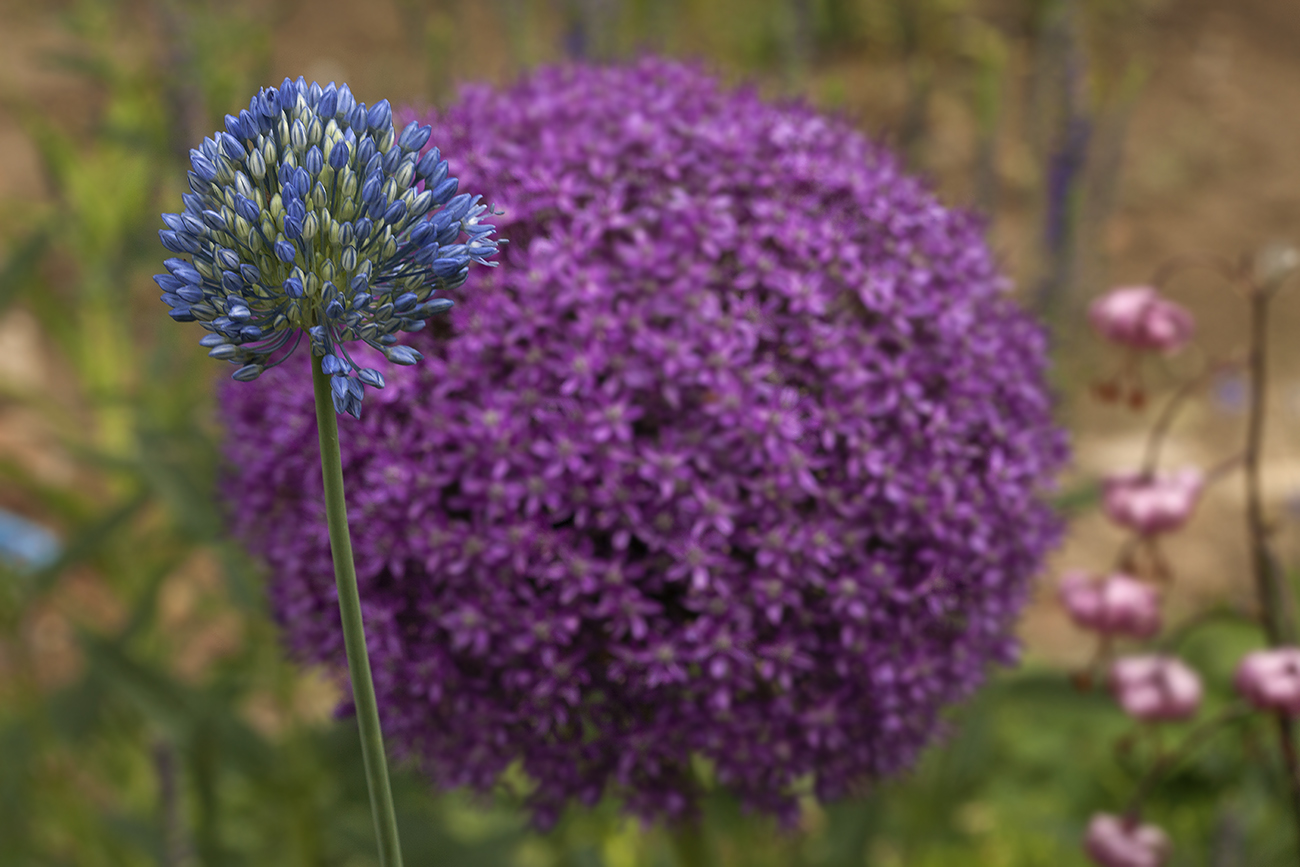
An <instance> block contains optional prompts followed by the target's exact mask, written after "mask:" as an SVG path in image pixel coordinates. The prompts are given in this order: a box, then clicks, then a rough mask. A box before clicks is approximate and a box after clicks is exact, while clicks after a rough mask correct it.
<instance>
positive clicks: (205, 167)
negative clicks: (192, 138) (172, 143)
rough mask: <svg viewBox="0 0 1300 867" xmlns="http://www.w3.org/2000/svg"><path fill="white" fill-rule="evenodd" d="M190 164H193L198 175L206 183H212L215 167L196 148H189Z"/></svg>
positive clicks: (215, 175)
mask: <svg viewBox="0 0 1300 867" xmlns="http://www.w3.org/2000/svg"><path fill="white" fill-rule="evenodd" d="M190 165H192V166H194V171H195V172H196V173H197V174H198V176H199V177H201V178H202V179H203V180H205V181H207V182H208V183H212V181H213V180H215V179H216V177H217V167H216V166H214V165H213V164H212V161H211V160H209V159H208V158H207V157H205V156H204V155H203V154H201V153H200V152H199V151H197V150H190Z"/></svg>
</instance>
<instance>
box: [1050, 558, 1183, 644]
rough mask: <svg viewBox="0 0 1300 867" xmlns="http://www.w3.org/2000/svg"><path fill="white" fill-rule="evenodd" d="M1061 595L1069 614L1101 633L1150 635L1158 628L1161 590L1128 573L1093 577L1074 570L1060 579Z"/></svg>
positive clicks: (1131, 636)
mask: <svg viewBox="0 0 1300 867" xmlns="http://www.w3.org/2000/svg"><path fill="white" fill-rule="evenodd" d="M1060 597H1061V602H1062V604H1064V605H1065V609H1066V611H1068V612H1069V614H1070V618H1071V619H1072V620H1073V621H1074V622H1075V623H1076V624H1078V625H1079V626H1081V627H1083V628H1084V629H1089V630H1092V631H1094V632H1098V633H1101V634H1102V635H1122V636H1126V637H1129V638H1150V637H1152V636H1153V635H1155V634H1156V633H1157V632H1159V631H1160V593H1159V591H1157V590H1156V588H1154V587H1152V586H1151V585H1149V584H1144V583H1143V582H1141V581H1138V580H1137V579H1136V578H1133V577H1131V576H1129V575H1124V574H1118V573H1117V574H1115V575H1110V576H1108V577H1107V578H1105V579H1103V580H1101V581H1095V580H1093V578H1092V577H1091V576H1090V575H1089V574H1088V573H1086V572H1082V571H1078V570H1076V571H1073V572H1069V573H1067V574H1066V575H1065V577H1064V578H1062V579H1061V586H1060Z"/></svg>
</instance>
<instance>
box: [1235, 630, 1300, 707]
mask: <svg viewBox="0 0 1300 867" xmlns="http://www.w3.org/2000/svg"><path fill="white" fill-rule="evenodd" d="M1233 683H1234V685H1235V686H1236V687H1237V692H1239V693H1241V694H1242V696H1243V697H1244V698H1245V699H1246V700H1247V701H1249V702H1250V703H1251V704H1253V705H1254V706H1255V707H1257V708H1259V709H1260V710H1274V711H1282V712H1284V713H1287V714H1290V715H1291V716H1298V715H1300V648H1298V647H1278V648H1275V649H1273V650H1257V651H1255V652H1254V653H1248V654H1246V657H1245V658H1244V659H1242V661H1241V664H1240V665H1238V666H1237V675H1236V677H1235V678H1234V680H1233Z"/></svg>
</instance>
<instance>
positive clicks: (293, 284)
mask: <svg viewBox="0 0 1300 867" xmlns="http://www.w3.org/2000/svg"><path fill="white" fill-rule="evenodd" d="M284 294H285V295H288V296H289V297H290V298H302V297H303V296H304V295H305V294H306V293H305V292H303V288H302V281H301V280H299V279H298V278H297V277H290V278H289V279H288V280H285V281H284Z"/></svg>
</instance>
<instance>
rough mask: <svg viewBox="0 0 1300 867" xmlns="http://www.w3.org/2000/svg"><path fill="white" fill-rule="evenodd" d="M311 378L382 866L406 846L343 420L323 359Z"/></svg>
mask: <svg viewBox="0 0 1300 867" xmlns="http://www.w3.org/2000/svg"><path fill="white" fill-rule="evenodd" d="M311 382H312V388H313V391H314V392H315V395H316V427H317V428H318V430H319V431H320V463H321V473H322V475H323V476H324V478H325V516H326V519H327V520H328V522H329V530H330V551H331V553H332V554H333V555H334V582H335V583H336V584H337V585H338V588H339V613H340V614H342V616H343V643H344V645H345V646H346V647H347V652H348V674H349V675H350V676H351V678H352V696H353V701H355V703H356V707H357V723H358V725H359V726H360V728H361V753H362V755H363V756H364V758H365V762H366V785H367V786H368V787H369V788H370V811H371V814H372V817H373V819H374V823H375V834H376V836H377V837H378V840H379V864H380V867H401V865H402V850H401V847H400V845H399V844H398V841H397V814H396V812H395V811H394V809H393V792H392V789H391V788H390V787H389V784H388V762H387V759H386V758H385V756H384V734H383V731H382V730H381V729H380V727H379V707H378V705H377V704H376V702H375V684H374V681H373V680H371V678H370V657H369V656H367V655H366V630H365V626H364V624H363V623H362V621H361V596H360V594H359V593H358V592H357V570H356V566H355V565H354V564H353V562H352V539H351V537H350V536H349V535H348V510H347V505H346V504H345V503H344V501H343V462H342V459H341V458H340V457H339V425H338V418H337V417H336V415H335V412H334V402H333V400H332V398H331V397H330V379H329V376H327V375H326V374H325V371H323V370H321V360H320V359H319V358H316V357H315V356H313V357H312V360H311Z"/></svg>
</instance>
